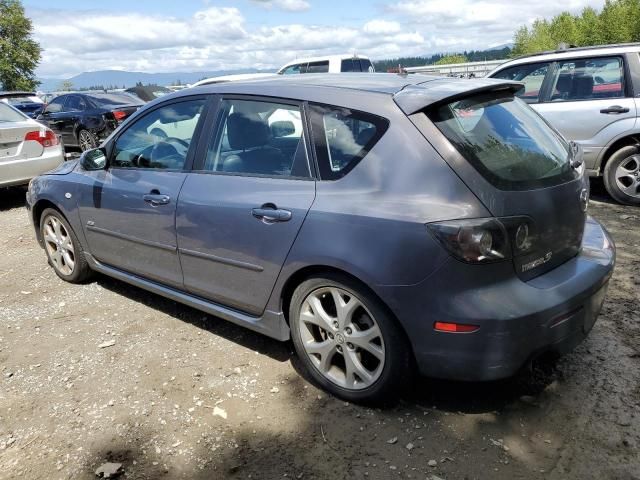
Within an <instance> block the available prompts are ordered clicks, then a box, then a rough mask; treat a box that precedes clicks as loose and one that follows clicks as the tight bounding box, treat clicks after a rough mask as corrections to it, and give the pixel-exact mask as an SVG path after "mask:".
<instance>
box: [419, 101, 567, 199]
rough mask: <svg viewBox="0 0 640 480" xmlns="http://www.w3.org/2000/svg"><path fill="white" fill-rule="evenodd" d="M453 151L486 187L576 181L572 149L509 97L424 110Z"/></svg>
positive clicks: (528, 186)
mask: <svg viewBox="0 0 640 480" xmlns="http://www.w3.org/2000/svg"><path fill="white" fill-rule="evenodd" d="M427 115H428V116H429V118H430V119H431V121H432V122H433V123H434V124H435V125H436V127H437V128H438V129H439V130H440V132H442V134H443V135H444V136H445V137H446V138H447V139H448V140H449V142H450V143H451V144H452V145H453V146H454V147H455V148H456V150H457V151H458V152H459V153H460V154H461V155H462V156H463V157H464V158H465V159H466V160H467V161H468V162H469V163H471V165H472V166H473V167H474V168H475V169H476V170H477V171H478V172H479V173H480V174H481V175H482V176H484V177H485V178H486V179H487V180H488V181H489V182H490V183H492V184H493V185H494V186H496V187H497V188H500V189H504V190H527V189H532V188H543V187H548V186H553V185H558V184H561V183H565V182H568V181H571V180H573V179H575V178H577V176H578V173H577V172H576V170H575V169H573V168H572V167H571V165H570V155H571V154H572V153H571V148H570V146H569V145H568V144H567V142H565V141H564V140H563V139H562V137H560V136H559V135H558V134H557V133H556V132H555V130H553V129H552V128H551V127H549V125H547V123H546V122H545V121H544V120H542V118H541V117H540V116H539V115H538V114H537V113H535V112H534V111H533V110H532V109H531V107H529V106H528V105H527V104H526V103H524V102H523V101H522V100H520V99H519V98H516V97H514V96H513V95H511V94H499V95H498V94H495V93H488V94H482V95H474V96H471V97H468V98H465V99H462V100H458V101H455V102H452V103H448V104H445V105H440V106H436V107H434V108H431V109H430V110H428V111H427Z"/></svg>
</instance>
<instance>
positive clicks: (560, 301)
mask: <svg viewBox="0 0 640 480" xmlns="http://www.w3.org/2000/svg"><path fill="white" fill-rule="evenodd" d="M582 247H583V248H582V251H581V253H580V254H579V255H578V256H576V257H574V258H573V259H571V260H569V261H568V262H566V263H564V264H562V265H560V266H559V267H557V268H555V269H553V270H551V271H550V272H547V273H546V274H544V275H541V276H539V277H536V278H535V279H533V280H530V281H528V282H523V281H521V280H520V279H518V278H517V277H516V276H515V274H514V272H513V266H512V265H511V264H506V263H505V264H496V265H483V266H472V265H466V264H463V263H461V262H458V261H456V260H453V259H451V260H450V261H449V262H448V263H446V264H445V265H444V266H443V267H442V268H441V269H440V270H439V271H438V272H437V273H436V274H435V275H433V276H431V277H430V278H428V279H427V280H425V281H424V282H422V283H420V284H417V285H413V286H408V287H395V288H394V287H385V288H383V289H382V291H381V292H380V293H381V294H382V296H383V298H385V300H386V301H387V303H388V304H389V306H390V307H391V308H392V310H393V311H394V312H395V313H396V315H397V317H398V318H399V320H400V322H401V323H402V325H403V326H404V328H405V330H406V332H407V334H408V337H409V339H410V341H411V343H412V346H413V350H414V353H415V357H416V361H417V364H418V367H419V369H420V371H421V373H423V374H424V375H427V376H431V377H438V378H448V379H456V380H468V381H482V380H495V379H500V378H505V377H509V376H512V375H513V374H515V373H516V372H517V371H518V370H519V369H520V368H521V367H522V366H523V365H524V364H525V363H526V362H527V361H529V360H530V359H532V358H533V357H535V356H538V355H540V354H542V353H545V352H554V353H558V354H563V353H566V352H568V351H571V350H572V349H573V348H575V346H576V345H578V344H579V343H580V342H581V341H582V340H583V339H584V338H585V337H586V335H587V334H588V333H589V331H590V330H591V328H592V327H593V324H594V322H595V320H596V318H597V316H598V314H599V313H600V308H601V306H602V302H603V300H604V296H605V294H606V289H607V285H608V281H609V278H610V277H611V274H612V273H613V268H614V263H615V246H614V244H613V241H612V240H611V238H610V236H609V234H608V233H607V232H606V230H605V229H604V227H602V226H601V225H600V224H599V223H597V222H596V221H595V220H593V219H589V220H588V222H587V225H586V228H585V234H584V240H583V245H582ZM489 279H490V280H489ZM436 321H442V322H455V323H465V324H472V325H478V326H479V327H480V328H479V329H478V330H477V331H476V332H473V333H444V332H438V331H435V330H434V328H433V325H434V323H435V322H436Z"/></svg>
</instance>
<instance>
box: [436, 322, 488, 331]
mask: <svg viewBox="0 0 640 480" xmlns="http://www.w3.org/2000/svg"><path fill="white" fill-rule="evenodd" d="M433 328H434V330H436V331H437V332H446V333H472V332H476V331H478V330H480V327H479V326H478V325H468V324H465V323H451V322H436V323H434V324H433Z"/></svg>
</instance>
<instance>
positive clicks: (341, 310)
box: [331, 288, 361, 329]
mask: <svg viewBox="0 0 640 480" xmlns="http://www.w3.org/2000/svg"><path fill="white" fill-rule="evenodd" d="M331 295H332V296H333V301H334V302H335V304H336V313H337V314H338V328H340V329H342V328H345V327H346V326H347V325H348V324H349V323H351V317H352V316H353V312H355V310H356V308H358V307H359V306H360V305H361V304H360V302H359V301H358V300H357V299H356V298H355V297H347V298H348V299H349V300H348V301H345V295H343V294H342V293H340V292H339V291H338V290H337V289H335V288H334V289H332V290H331Z"/></svg>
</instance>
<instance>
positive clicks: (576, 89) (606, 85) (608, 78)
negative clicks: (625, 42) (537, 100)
mask: <svg viewBox="0 0 640 480" xmlns="http://www.w3.org/2000/svg"><path fill="white" fill-rule="evenodd" d="M624 96H625V93H624V65H623V63H622V58H620V57H599V58H580V59H574V60H566V61H563V62H560V63H559V64H558V68H557V70H556V73H555V75H554V79H553V88H552V93H551V101H552V102H573V101H579V100H599V99H606V98H621V97H624Z"/></svg>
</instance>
